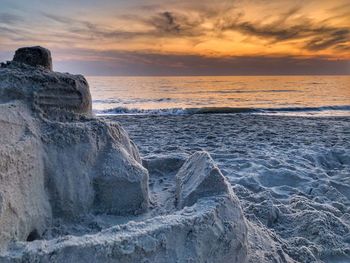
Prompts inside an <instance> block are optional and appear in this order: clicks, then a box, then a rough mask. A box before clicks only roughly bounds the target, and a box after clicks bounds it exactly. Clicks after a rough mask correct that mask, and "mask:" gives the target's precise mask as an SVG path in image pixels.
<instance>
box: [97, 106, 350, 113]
mask: <svg viewBox="0 0 350 263" xmlns="http://www.w3.org/2000/svg"><path fill="white" fill-rule="evenodd" d="M325 111H328V112H336V111H344V112H348V115H349V116H350V105H341V106H323V107H282V108H249V107H247V108H235V107H203V108H166V109H136V108H127V107H115V108H111V109H107V110H99V111H98V110H95V113H96V114H97V115H123V114H129V115H192V114H233V113H261V114H264V113H265V114H273V113H312V112H314V113H322V112H325Z"/></svg>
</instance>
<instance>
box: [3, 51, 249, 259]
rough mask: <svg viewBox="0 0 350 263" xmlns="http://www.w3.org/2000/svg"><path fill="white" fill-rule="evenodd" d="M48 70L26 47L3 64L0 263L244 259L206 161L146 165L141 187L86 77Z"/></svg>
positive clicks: (131, 158)
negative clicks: (100, 115)
mask: <svg viewBox="0 0 350 263" xmlns="http://www.w3.org/2000/svg"><path fill="white" fill-rule="evenodd" d="M50 63H51V60H50V56H49V51H47V50H45V49H43V48H40V47H33V48H26V49H22V50H19V51H18V52H16V56H15V61H12V62H8V63H7V64H2V66H1V68H0V113H1V114H0V127H1V133H2V134H1V138H0V142H1V144H0V158H1V163H0V174H1V176H0V249H1V253H0V262H23V261H27V262H140V260H141V259H142V260H143V262H188V261H190V262H236V263H240V262H244V261H245V260H246V257H247V249H248V244H247V225H246V221H245V218H244V216H243V212H242V209H241V207H240V204H239V201H238V199H237V197H236V196H235V194H234V193H233V191H232V188H231V187H229V183H228V182H227V180H226V178H225V177H224V176H223V175H222V173H221V172H220V170H219V169H218V168H217V167H216V165H215V164H214V162H213V160H212V159H211V157H210V156H209V154H208V153H205V152H200V153H196V154H194V155H193V156H191V157H189V158H188V159H187V156H184V155H177V156H166V155H165V156H163V157H162V158H153V159H152V158H149V159H147V160H144V165H145V166H146V167H148V169H149V171H150V177H151V179H150V180H149V173H148V171H147V169H145V168H144V167H143V166H142V164H141V158H140V155H139V152H138V149H137V148H136V146H135V145H134V143H133V142H132V141H131V140H130V139H129V137H128V135H127V133H126V132H125V131H124V130H123V129H122V127H121V126H120V125H119V124H118V123H115V122H107V121H103V120H98V119H96V118H94V117H93V116H92V114H91V98H90V92H89V87H88V84H87V82H86V80H85V79H84V77H82V76H75V75H70V74H68V73H65V74H62V73H56V72H52V71H51V70H50V69H51V64H50ZM180 167H181V168H180Z"/></svg>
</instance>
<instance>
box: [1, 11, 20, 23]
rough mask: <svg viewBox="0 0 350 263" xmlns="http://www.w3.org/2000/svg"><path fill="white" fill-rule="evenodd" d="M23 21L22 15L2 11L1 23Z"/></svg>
mask: <svg viewBox="0 0 350 263" xmlns="http://www.w3.org/2000/svg"><path fill="white" fill-rule="evenodd" d="M22 21H23V19H22V18H21V17H20V16H17V15H14V14H10V13H0V24H5V25H13V24H16V23H19V22H22Z"/></svg>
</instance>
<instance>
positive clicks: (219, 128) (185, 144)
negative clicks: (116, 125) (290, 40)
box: [109, 114, 350, 263]
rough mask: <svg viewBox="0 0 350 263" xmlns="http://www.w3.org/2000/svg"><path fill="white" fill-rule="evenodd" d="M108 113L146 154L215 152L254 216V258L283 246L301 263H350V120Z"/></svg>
mask: <svg viewBox="0 0 350 263" xmlns="http://www.w3.org/2000/svg"><path fill="white" fill-rule="evenodd" d="M109 118H112V119H113V120H116V121H119V122H120V123H121V124H122V126H123V127H124V128H125V129H126V130H127V131H128V133H129V135H130V137H131V139H132V140H133V141H134V142H135V143H136V144H137V145H138V147H139V150H140V152H141V155H142V157H143V158H146V159H147V158H151V159H152V158H154V159H155V158H157V157H160V156H162V155H163V154H164V153H167V154H172V155H174V156H176V155H178V154H179V153H181V154H188V155H190V154H192V153H193V152H195V151H198V150H206V151H208V152H209V153H210V154H211V156H212V157H213V159H214V160H215V161H216V162H217V164H218V167H219V168H220V169H221V171H222V173H223V174H224V175H225V176H226V177H227V178H228V179H229V181H230V183H231V184H232V187H233V190H234V192H235V193H236V194H237V196H238V197H239V199H240V202H241V205H242V207H243V210H244V214H245V216H246V218H247V219H248V227H249V230H248V235H249V244H250V246H251V249H250V252H249V253H250V261H251V262H262V261H261V258H265V259H266V260H267V261H266V262H275V261H273V260H272V256H271V259H270V261H269V254H270V255H272V254H274V253H276V252H277V254H278V253H280V252H281V251H284V252H286V253H287V254H288V255H289V256H290V257H291V258H293V259H294V260H296V261H298V262H330V263H335V262H350V118H348V117H337V118H329V117H327V118H326V117H325V118H311V117H310V118H304V117H287V116H263V115H234V114H232V115H230V114H213V115H211V114H208V115H188V116H130V115H129V116H127V115H121V116H115V117H109ZM151 183H152V182H151ZM267 239H270V240H271V243H270V244H268V242H266V240H267ZM257 244H258V245H257ZM271 244H275V245H276V247H275V248H272V246H271ZM273 249H277V251H274V250H273ZM278 250H280V251H278ZM281 258H282V259H279V260H281V261H278V262H288V261H289V260H287V259H285V261H284V260H283V257H281ZM321 260H324V261H321Z"/></svg>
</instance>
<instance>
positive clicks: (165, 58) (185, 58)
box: [54, 50, 350, 76]
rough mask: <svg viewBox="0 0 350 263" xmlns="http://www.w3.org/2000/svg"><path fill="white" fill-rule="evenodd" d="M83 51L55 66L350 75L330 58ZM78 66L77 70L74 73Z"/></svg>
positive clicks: (89, 71)
mask: <svg viewBox="0 0 350 263" xmlns="http://www.w3.org/2000/svg"><path fill="white" fill-rule="evenodd" d="M54 54H55V53H54ZM85 54H90V55H91V54H93V55H94V56H95V59H94V60H88V61H77V60H68V61H61V62H55V63H54V64H55V69H56V70H64V71H67V70H68V71H72V72H76V73H83V74H86V75H122V76H123V75H136V76H137V75H139V76H152V75H153V76H157V75H165V76H166V75H168V76H169V75H178V76H184V75H318V74H326V75H332V74H335V75H337V74H345V75H349V74H350V61H349V60H329V59H327V58H314V59H302V58H293V57H263V56H255V57H249V56H245V57H225V58H210V57H203V56H194V55H164V54H154V53H145V52H118V51H105V52H96V51H89V50H80V51H79V54H77V55H82V56H84V55H85ZM107 58H108V59H107ZM199 65H200V66H199ZM77 68H78V69H79V72H77V70H76V69H77Z"/></svg>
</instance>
